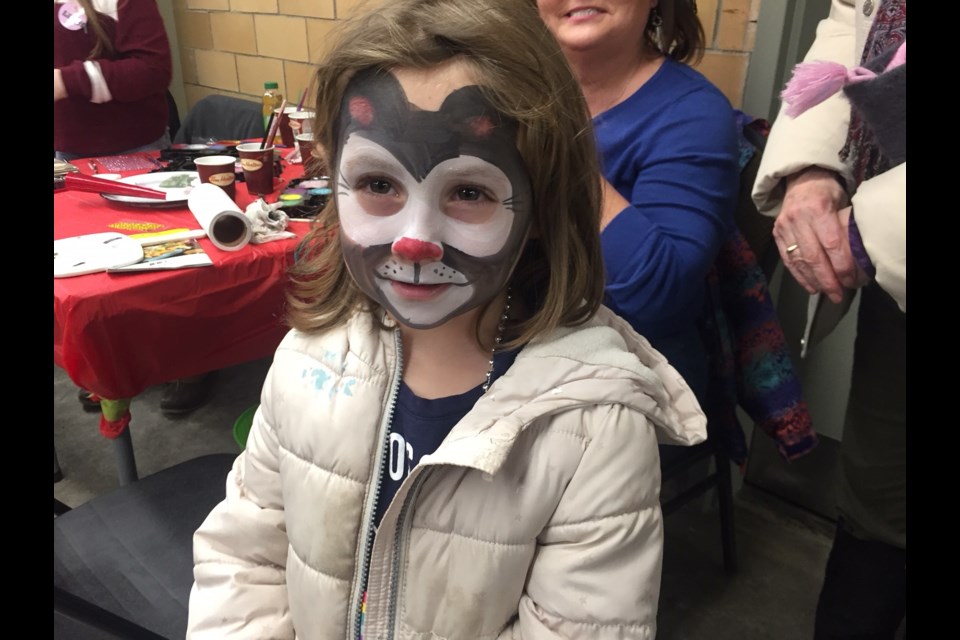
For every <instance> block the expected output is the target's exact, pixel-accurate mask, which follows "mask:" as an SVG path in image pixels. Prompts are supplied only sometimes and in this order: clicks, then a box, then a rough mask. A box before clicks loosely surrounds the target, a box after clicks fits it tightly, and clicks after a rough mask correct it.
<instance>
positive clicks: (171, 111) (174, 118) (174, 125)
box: [167, 89, 180, 141]
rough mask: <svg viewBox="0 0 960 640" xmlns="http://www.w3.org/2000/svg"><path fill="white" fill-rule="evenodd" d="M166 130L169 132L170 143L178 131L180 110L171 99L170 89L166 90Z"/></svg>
mask: <svg viewBox="0 0 960 640" xmlns="http://www.w3.org/2000/svg"><path fill="white" fill-rule="evenodd" d="M167 129H168V130H169V131H170V140H171V141H172V140H173V139H174V138H175V137H176V135H177V132H178V131H180V109H179V108H178V107H177V101H176V100H174V99H173V94H172V93H170V89H167Z"/></svg>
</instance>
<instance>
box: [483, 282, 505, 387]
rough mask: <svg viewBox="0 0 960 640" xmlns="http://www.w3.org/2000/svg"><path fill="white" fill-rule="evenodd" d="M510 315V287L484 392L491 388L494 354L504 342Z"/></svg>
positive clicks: (484, 384)
mask: <svg viewBox="0 0 960 640" xmlns="http://www.w3.org/2000/svg"><path fill="white" fill-rule="evenodd" d="M509 317H510V289H507V299H506V300H504V302H503V312H501V313H500V322H498V323H497V337H496V338H494V340H493V349H491V350H490V368H489V369H487V380H486V382H484V383H483V392H484V393H486V392H487V389H489V388H490V379H491V378H492V377H493V356H494V354H496V353H497V349H499V348H500V343H501V342H503V327H504V324H506V322H507V319H508V318H509Z"/></svg>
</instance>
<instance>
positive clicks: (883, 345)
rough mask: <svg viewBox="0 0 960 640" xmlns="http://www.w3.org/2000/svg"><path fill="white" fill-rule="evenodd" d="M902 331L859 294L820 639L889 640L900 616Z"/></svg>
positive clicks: (901, 321) (871, 296)
mask: <svg viewBox="0 0 960 640" xmlns="http://www.w3.org/2000/svg"><path fill="white" fill-rule="evenodd" d="M906 326H907V318H906V314H904V313H903V312H901V311H900V310H899V309H898V308H897V306H896V303H894V301H893V300H892V299H891V298H890V296H889V295H887V294H886V293H885V292H884V291H883V290H882V289H880V287H878V286H877V285H876V284H871V285H870V286H868V287H866V288H865V289H864V290H863V291H862V292H861V299H860V311H859V315H858V318H857V338H856V343H855V345H854V355H853V378H852V384H851V388H850V401H849V404H848V406H847V415H846V421H845V423H844V431H843V441H842V443H841V455H840V479H839V486H838V492H837V508H838V511H839V514H840V519H839V522H838V526H837V533H836V537H835V538H834V542H833V548H832V549H831V551H830V557H829V559H828V561H827V568H826V573H825V576H824V583H823V589H822V591H821V593H820V600H819V602H818V604H817V619H816V635H815V638H816V639H817V640H826V639H833V638H849V639H857V640H874V639H876V640H880V639H890V638H893V637H894V634H895V632H896V630H897V627H898V626H899V625H900V621H901V620H902V619H903V617H904V615H905V614H906V561H907V552H906V547H907V524H906V510H907V497H906V491H907V462H906V450H907V446H906V408H907V401H906Z"/></svg>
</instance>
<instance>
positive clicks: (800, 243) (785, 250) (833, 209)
mask: <svg viewBox="0 0 960 640" xmlns="http://www.w3.org/2000/svg"><path fill="white" fill-rule="evenodd" d="M846 205H847V194H846V192H844V190H843V188H842V187H841V186H840V183H839V182H837V179H836V174H834V173H833V172H832V171H828V170H826V169H821V168H818V167H811V168H809V169H806V170H804V171H801V172H799V173H796V174H794V175H792V176H790V177H789V178H787V185H786V195H785V196H784V199H783V206H782V207H781V210H780V215H779V216H777V221H776V224H774V227H773V237H774V239H775V240H776V242H777V248H778V249H779V250H780V257H781V258H782V259H783V264H784V265H785V266H786V267H787V269H788V270H789V271H790V273H791V274H793V277H794V278H796V280H797V282H799V283H800V285H801V286H802V287H803V288H804V289H806V290H807V292H808V293H811V294H812V293H824V294H826V295H827V297H829V298H830V300H832V301H833V302H835V303H838V302H840V300H841V299H842V297H843V289H844V288H849V289H854V288H857V287H859V286H862V282H861V281H862V278H863V277H865V274H864V273H863V271H862V270H861V269H860V268H859V267H858V266H857V263H856V261H855V260H854V258H853V254H852V253H851V251H850V239H849V235H848V232H847V224H846V221H847V220H849V217H850V212H849V210H846V214H845V216H841V209H843V208H844V207H846ZM847 209H849V207H848V208H847Z"/></svg>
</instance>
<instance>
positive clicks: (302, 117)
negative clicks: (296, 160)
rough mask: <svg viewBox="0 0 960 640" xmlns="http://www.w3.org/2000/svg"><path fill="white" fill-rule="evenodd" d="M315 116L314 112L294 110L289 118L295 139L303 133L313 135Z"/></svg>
mask: <svg viewBox="0 0 960 640" xmlns="http://www.w3.org/2000/svg"><path fill="white" fill-rule="evenodd" d="M315 115H316V114H315V113H314V112H313V111H297V110H296V109H294V110H293V112H292V113H291V114H290V115H289V116H288V120H289V121H290V129H291V130H293V137H294V138H296V137H297V135H298V134H301V133H313V117H314V116H315Z"/></svg>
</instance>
